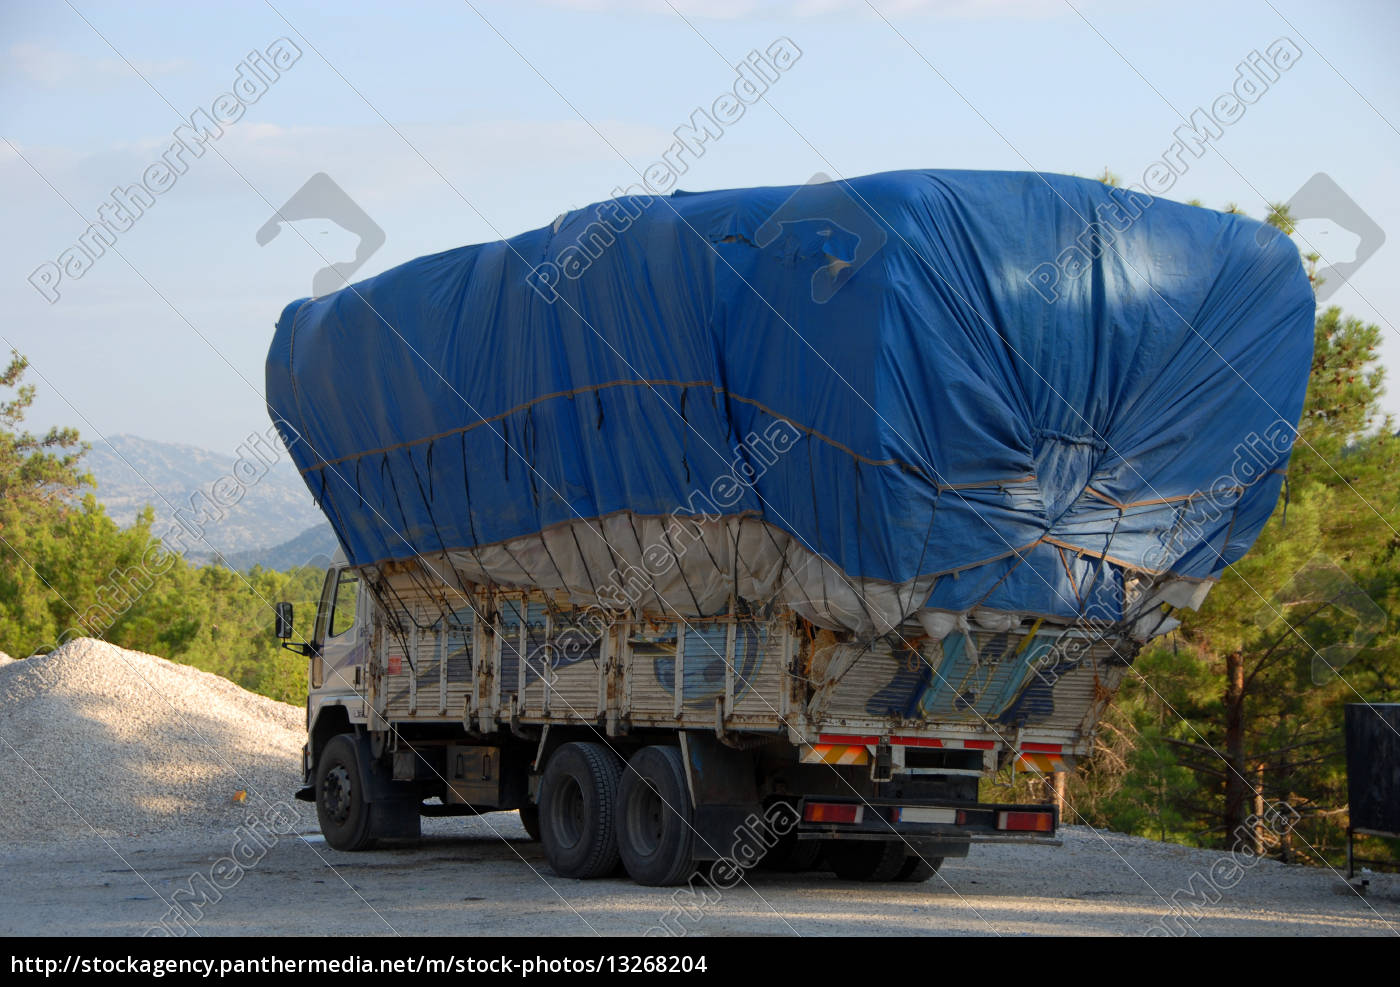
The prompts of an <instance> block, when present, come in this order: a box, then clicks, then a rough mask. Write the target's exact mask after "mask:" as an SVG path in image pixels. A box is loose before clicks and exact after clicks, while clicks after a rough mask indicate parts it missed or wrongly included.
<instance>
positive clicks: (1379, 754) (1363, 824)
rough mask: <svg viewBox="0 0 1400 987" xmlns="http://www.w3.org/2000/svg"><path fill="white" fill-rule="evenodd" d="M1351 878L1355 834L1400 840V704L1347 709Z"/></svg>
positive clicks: (1348, 837) (1349, 875) (1364, 705)
mask: <svg viewBox="0 0 1400 987" xmlns="http://www.w3.org/2000/svg"><path fill="white" fill-rule="evenodd" d="M1345 722H1346V727H1345V730H1346V746H1347V802H1348V803H1349V805H1350V816H1351V822H1350V825H1349V826H1348V827H1347V876H1348V877H1351V876H1352V871H1353V868H1354V865H1355V858H1354V856H1353V853H1352V839H1353V836H1355V835H1362V836H1383V837H1391V838H1395V839H1400V703H1348V704H1347V707H1346V721H1345Z"/></svg>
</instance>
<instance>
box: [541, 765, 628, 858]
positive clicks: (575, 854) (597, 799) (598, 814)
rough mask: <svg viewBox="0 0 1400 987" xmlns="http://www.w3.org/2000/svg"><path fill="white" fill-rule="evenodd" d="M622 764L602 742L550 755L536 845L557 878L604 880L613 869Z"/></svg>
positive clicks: (543, 781)
mask: <svg viewBox="0 0 1400 987" xmlns="http://www.w3.org/2000/svg"><path fill="white" fill-rule="evenodd" d="M621 774H622V762H621V761H620V760H619V759H618V757H617V755H616V754H614V753H613V752H612V751H610V750H608V749H607V748H606V747H604V746H603V745H602V744H594V743H580V742H577V741H576V742H574V743H569V744H565V745H563V746H562V747H560V748H559V749H558V750H557V751H555V752H554V755H553V756H552V757H551V758H550V759H549V763H548V764H547V765H545V769H544V777H543V778H542V779H541V780H540V842H541V843H542V844H543V845H544V856H545V859H546V860H548V861H549V865H550V866H551V867H553V868H554V872H555V873H556V874H558V875H559V876H560V877H577V878H590V877H602V876H604V875H605V874H608V873H610V872H611V871H612V870H613V868H615V867H616V866H617V782H618V777H619V776H620V775H621Z"/></svg>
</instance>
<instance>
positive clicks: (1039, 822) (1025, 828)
mask: <svg viewBox="0 0 1400 987" xmlns="http://www.w3.org/2000/svg"><path fill="white" fill-rule="evenodd" d="M1054 826H1055V814H1054V813H1053V812H998V813H997V829H1005V830H1010V831H1012V832H1017V833H1049V832H1052V831H1053V830H1054Z"/></svg>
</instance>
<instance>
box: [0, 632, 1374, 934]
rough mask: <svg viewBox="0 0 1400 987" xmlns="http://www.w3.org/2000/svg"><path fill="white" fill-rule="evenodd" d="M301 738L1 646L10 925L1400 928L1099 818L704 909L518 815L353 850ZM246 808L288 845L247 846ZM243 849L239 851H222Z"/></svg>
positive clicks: (2, 816)
mask: <svg viewBox="0 0 1400 987" xmlns="http://www.w3.org/2000/svg"><path fill="white" fill-rule="evenodd" d="M303 730H304V727H303V721H302V711H301V710H300V709H297V708H295V707H292V706H286V705H284V704H281V703H276V702H272V701H271V700H268V699H264V698H262V697H260V696H256V695H253V694H252V693H249V692H246V691H244V690H242V689H240V688H238V687H237V686H235V685H233V684H232V683H229V682H227V681H225V680H224V679H221V678H218V677H217V676H213V675H208V674H206V673H203V672H199V671H196V670H195V669H192V668H188V667H186V666H183V665H177V664H174V663H172V662H168V661H165V660H164V659H162V658H156V657H153V656H151V655H142V654H138V653H135V652H129V651H123V650H121V649H119V648H114V647H112V646H111V645H107V644H104V643H102V642H98V641H87V640H81V641H73V642H70V643H69V644H67V645H65V646H64V647H63V648H61V649H60V650H58V651H55V652H54V653H53V654H51V655H48V656H44V657H39V658H29V659H25V660H24V661H20V662H9V663H7V662H4V661H0V807H3V811H0V865H2V866H0V873H2V874H3V882H2V884H3V888H4V891H5V894H4V895H3V896H0V935H7V936H71V935H140V934H142V933H144V932H146V931H147V930H149V929H151V928H152V927H154V926H157V925H159V923H160V922H161V921H162V919H164V918H166V917H167V915H168V914H169V912H170V910H171V903H172V901H183V902H184V903H185V904H186V905H187V906H189V907H193V908H194V910H195V912H196V913H197V914H198V916H199V917H198V919H197V921H195V922H193V929H194V931H195V932H197V933H198V934H200V935H259V936H268V935H347V936H348V935H394V934H396V933H397V934H403V935H427V934H432V935H461V934H462V933H470V934H473V935H512V936H544V935H591V934H594V933H599V934H604V935H641V934H644V933H645V932H646V931H647V930H649V929H655V928H657V927H663V926H669V928H671V929H672V930H681V931H684V932H686V933H688V934H691V935H702V936H703V935H736V934H744V935H785V936H792V935H801V936H809V935H852V934H881V935H943V934H971V935H994V934H999V935H1026V934H1070V935H1084V934H1126V935H1140V934H1143V933H1146V932H1148V931H1150V930H1152V929H1153V928H1154V927H1155V928H1159V929H1160V928H1161V927H1162V926H1163V925H1164V924H1165V925H1166V926H1167V927H1169V928H1170V929H1172V930H1175V931H1176V932H1178V933H1180V934H1186V935H1192V934H1199V935H1217V934H1228V935H1328V934H1343V935H1349V934H1380V935H1400V875H1371V876H1370V878H1369V886H1368V887H1367V888H1365V889H1364V892H1363V891H1362V890H1360V889H1359V888H1358V887H1356V886H1354V885H1352V884H1348V883H1347V882H1346V881H1345V880H1343V879H1342V877H1341V876H1340V875H1338V874H1336V873H1334V872H1331V871H1329V870H1327V869H1324V868H1318V867H1285V866H1283V865H1282V864H1279V863H1277V862H1274V861H1260V862H1258V863H1257V864H1256V865H1255V866H1253V867H1251V868H1249V869H1247V870H1243V871H1238V870H1234V869H1232V868H1230V867H1229V866H1228V865H1227V863H1226V862H1227V861H1228V859H1229V858H1228V857H1227V856H1226V855H1223V854H1220V853H1216V852H1211V851H1205V850H1192V849H1188V848H1185V847H1179V846H1174V845H1171V844H1163V843H1154V842H1152V841H1150V840H1144V839H1140V838H1138V837H1131V836H1122V835H1119V834H1111V833H1110V834H1100V833H1096V832H1093V831H1092V830H1089V829H1086V828H1082V827H1069V828H1067V829H1065V830H1063V831H1062V837H1063V839H1064V845H1063V846H1060V847H1045V846H1004V845H1001V846H999V845H984V846H977V847H974V848H973V851H972V855H971V856H970V857H969V858H967V859H965V860H950V861H948V863H947V864H946V865H945V866H944V868H943V870H942V871H941V873H940V874H939V875H937V876H935V877H934V878H933V879H932V880H930V881H929V882H928V883H926V884H921V885H907V884H905V885H867V884H852V883H846V882H842V881H838V880H836V879H835V878H834V877H832V876H831V875H830V874H823V873H809V874H801V875H779V874H770V873H766V872H761V871H760V872H751V873H749V874H748V875H746V878H747V880H746V882H745V883H743V884H740V885H739V886H737V887H736V888H734V889H732V890H727V891H725V892H724V893H723V894H722V895H721V896H719V898H718V900H714V901H711V902H709V903H708V904H706V905H705V906H704V907H697V906H696V905H695V904H693V903H692V902H690V901H687V900H686V899H685V898H684V897H683V894H684V893H683V892H680V893H678V892H677V891H675V890H674V889H657V888H642V887H638V886H636V885H634V884H632V883H631V882H630V881H627V880H626V879H623V878H609V879H604V880H598V881H573V880H567V879H562V878H559V877H556V876H555V875H554V874H552V873H551V872H550V870H549V867H548V865H547V864H546V863H545V861H544V859H543V855H542V853H541V851H540V848H539V846H538V845H537V844H535V843H532V842H530V841H529V840H528V838H527V837H526V835H525V832H524V829H523V828H522V827H521V825H520V822H519V819H518V817H517V816H516V815H515V814H514V813H495V814H491V815H488V816H484V817H480V818H471V819H426V820H424V835H425V839H424V840H423V841H422V842H421V843H419V844H417V845H415V846H410V847H401V848H395V849H384V850H377V851H374V852H370V853H359V854H345V853H338V852H336V851H333V850H331V849H329V848H328V847H327V846H326V845H325V843H324V842H323V841H322V839H321V837H320V836H319V834H317V833H316V827H315V820H314V813H313V812H311V811H310V807H309V806H307V805H305V803H298V802H292V801H291V800H290V795H291V793H292V792H293V791H294V790H295V789H296V788H297V787H298V786H299V784H300V773H299V771H298V760H299V756H300V750H301V745H302V741H303ZM240 792H241V793H244V794H242V795H240V794H239V793H240ZM250 819H257V820H260V822H259V824H258V826H257V828H256V832H258V833H259V834H260V835H262V836H263V843H264V844H270V846H269V847H264V846H263V845H262V844H259V843H256V842H253V841H251V840H250V838H249V836H248V832H249V830H248V829H247V823H248V820H250ZM239 827H244V828H243V829H240V828H239ZM274 830H276V831H277V832H279V833H280V834H283V835H273V831H274ZM250 847H251V848H252V849H251V850H250ZM230 856H232V857H233V858H234V859H236V860H237V861H239V866H238V867H236V868H232V869H231V868H229V867H228V866H226V865H220V864H219V863H218V862H219V861H220V860H221V858H222V859H224V860H225V861H227V858H228V857H230ZM1213 867H1214V869H1212V868H1213ZM1208 876H1213V877H1214V878H1215V879H1216V881H1217V884H1218V885H1220V890H1219V891H1211V892H1209V893H1208V895H1207V897H1208V898H1209V900H1210V903H1209V904H1206V905H1204V906H1203V907H1200V908H1197V909H1193V910H1192V913H1191V915H1190V916H1189V918H1186V919H1179V918H1178V919H1173V920H1168V921H1166V922H1165V923H1164V918H1166V917H1167V916H1171V915H1172V914H1173V912H1174V909H1173V907H1172V904H1171V902H1172V899H1173V896H1174V895H1175V896H1176V897H1177V900H1179V901H1182V902H1186V901H1187V898H1186V895H1187V889H1188V888H1190V887H1192V886H1193V884H1194V886H1195V887H1196V888H1197V889H1200V888H1203V887H1208V885H1207V884H1206V879H1207V877H1208ZM211 878H213V879H215V880H217V882H218V887H219V889H220V890H214V892H213V894H212V895H211V896H210V897H211V899H212V900H210V901H209V902H207V903H205V904H204V905H203V907H197V906H194V905H192V904H191V903H192V902H193V901H195V900H196V899H192V898H190V897H189V896H188V892H187V893H186V896H185V897H184V898H183V899H181V898H176V897H174V896H175V894H176V892H177V891H178V890H180V889H182V888H184V889H188V888H189V887H190V885H191V881H192V879H193V880H194V881H195V882H196V886H199V882H201V881H206V880H208V879H211ZM1227 882H1228V883H1229V884H1231V885H1232V886H1230V887H1225V884H1226V883H1227ZM1355 884H1358V885H1359V881H1358V882H1355ZM204 886H205V887H207V888H210V889H211V890H212V889H213V888H214V885H212V884H205V885H204ZM678 894H679V895H680V896H679V897H678ZM668 915H669V916H670V917H669V918H667V916H668Z"/></svg>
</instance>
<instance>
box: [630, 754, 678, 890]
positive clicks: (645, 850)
mask: <svg viewBox="0 0 1400 987" xmlns="http://www.w3.org/2000/svg"><path fill="white" fill-rule="evenodd" d="M617 801H618V810H617V815H618V836H617V840H618V850H619V851H620V852H621V854H622V865H623V866H624V867H626V868H627V876H628V877H630V878H632V880H634V881H636V882H637V883H638V884H644V885H646V886H648V887H653V888H661V887H669V886H671V885H673V884H680V883H681V882H683V881H684V880H685V879H686V878H687V877H689V876H690V874H691V873H692V872H693V871H694V870H695V858H694V856H693V855H692V853H691V846H692V841H693V839H694V835H695V829H694V826H693V824H692V822H691V818H692V816H693V815H694V813H693V812H692V811H691V807H690V792H689V790H688V789H687V787H686V783H685V764H684V762H683V761H682V760H681V752H680V751H679V750H677V749H676V748H674V747H662V746H654V747H643V748H642V749H641V750H639V751H638V752H637V753H635V754H633V755H632V758H631V760H629V761H628V762H627V770H626V772H625V773H624V774H623V776H622V784H621V785H620V786H619V789H618V795H617Z"/></svg>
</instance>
